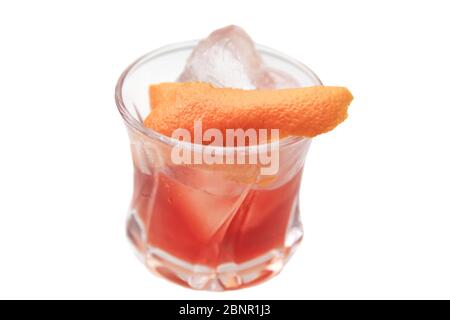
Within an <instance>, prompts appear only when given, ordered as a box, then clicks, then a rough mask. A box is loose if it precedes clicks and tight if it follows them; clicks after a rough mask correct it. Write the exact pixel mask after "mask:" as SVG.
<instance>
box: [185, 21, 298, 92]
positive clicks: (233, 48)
mask: <svg viewBox="0 0 450 320" xmlns="http://www.w3.org/2000/svg"><path fill="white" fill-rule="evenodd" d="M178 81H181V82H188V81H201V82H208V83H211V84H212V85H214V86H217V87H232V88H241V89H275V88H286V87H296V86H298V84H297V83H296V81H295V79H293V78H292V77H290V76H289V75H285V74H284V73H282V72H281V71H277V70H272V69H269V68H267V67H266V66H265V65H264V62H263V60H262V58H261V56H260V55H259V53H258V52H257V50H256V48H255V44H254V43H253V41H252V39H251V38H250V37H249V35H248V34H247V33H246V32H245V31H244V30H243V29H242V28H240V27H238V26H228V27H225V28H223V29H219V30H216V31H214V32H213V33H211V34H210V35H209V37H207V38H206V39H204V40H202V41H200V43H199V44H198V45H197V47H196V48H195V49H194V50H193V52H192V54H191V56H190V57H189V59H188V61H187V63H186V67H185V70H184V71H183V73H182V74H181V75H180V77H179V79H178Z"/></svg>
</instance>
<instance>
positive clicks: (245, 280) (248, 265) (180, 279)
mask: <svg viewBox="0 0 450 320" xmlns="http://www.w3.org/2000/svg"><path fill="white" fill-rule="evenodd" d="M127 235H128V238H129V239H130V241H131V243H132V245H133V247H134V249H135V251H136V253H137V256H138V258H139V259H140V260H141V261H142V263H144V264H145V265H146V266H147V267H148V269H149V270H150V271H152V272H153V273H155V274H156V275H158V276H161V277H163V278H165V279H167V280H169V281H171V282H174V283H176V284H179V285H182V286H184V287H188V288H191V289H196V290H209V291H225V290H236V289H241V288H245V287H250V286H253V285H256V284H259V283H261V282H264V281H266V280H268V279H270V278H272V277H273V276H275V275H277V274H278V273H279V272H280V271H281V270H282V269H283V267H284V265H285V264H286V263H287V261H288V260H289V258H290V257H291V255H292V254H293V253H294V251H295V249H296V248H297V246H298V245H299V244H300V242H301V240H302V237H303V231H302V227H301V225H298V226H297V228H293V229H291V232H290V235H288V237H287V238H290V241H289V244H290V245H289V246H286V247H283V248H278V249H274V250H271V251H270V252H268V253H266V254H264V255H262V256H259V257H257V258H255V259H252V260H249V261H246V262H244V263H240V264H236V263H225V264H221V265H219V266H217V267H216V268H211V267H209V266H204V265H193V264H191V263H188V262H185V261H183V260H181V259H178V258H176V257H174V256H172V255H170V254H168V253H167V252H165V251H163V250H160V249H158V248H154V247H152V246H149V245H147V244H146V241H145V239H146V236H145V232H144V229H143V228H142V225H141V223H140V221H139V219H138V218H137V216H136V215H135V214H134V213H133V212H132V213H131V214H130V216H129V219H128V223H127ZM294 238H295V239H294Z"/></svg>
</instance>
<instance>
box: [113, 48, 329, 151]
mask: <svg viewBox="0 0 450 320" xmlns="http://www.w3.org/2000/svg"><path fill="white" fill-rule="evenodd" d="M199 41H200V40H189V41H182V42H176V43H172V44H168V45H165V46H162V47H160V48H158V49H155V50H152V51H150V52H148V53H146V54H144V55H142V56H141V57H139V58H138V59H136V60H135V61H134V62H133V63H131V64H130V65H129V66H128V67H127V68H126V69H125V70H124V71H123V72H122V74H121V75H120V77H119V80H118V81H117V84H116V87H115V101H116V106H117V109H118V110H119V113H120V115H121V116H122V118H123V120H124V121H125V123H126V124H127V125H128V126H130V127H131V128H133V129H134V130H136V131H137V132H139V133H141V134H143V135H144V136H146V137H147V138H150V139H151V140H157V141H159V142H162V143H164V144H166V145H170V146H179V145H181V146H185V147H189V148H191V149H193V150H196V149H197V150H198V149H200V150H204V149H214V150H217V151H219V150H220V151H222V152H223V151H225V152H226V151H234V152H236V151H238V152H239V151H246V152H248V151H257V150H259V149H264V150H265V149H267V147H269V146H270V147H273V146H272V145H273V144H274V143H278V145H277V147H278V148H281V147H283V146H288V145H292V144H295V143H300V142H302V141H308V140H310V139H311V138H308V137H297V136H288V137H284V138H281V139H280V140H277V141H273V142H269V143H263V144H257V145H250V146H237V147H229V146H225V147H220V146H211V145H199V144H195V143H190V142H185V141H181V140H177V139H174V138H172V137H169V136H166V135H163V134H161V133H159V132H157V131H155V130H153V129H150V128H147V127H145V126H143V125H142V124H141V123H140V122H139V121H138V120H137V119H136V118H135V117H134V116H133V115H132V114H131V113H130V111H129V108H128V107H127V105H126V103H125V102H124V100H123V94H122V90H123V85H124V83H125V81H126V80H127V77H128V76H129V75H130V73H131V72H132V71H133V70H135V69H136V68H138V67H139V65H140V64H141V63H144V62H145V61H147V60H149V59H156V58H158V57H159V56H162V55H166V54H170V53H172V52H175V51H179V50H184V49H187V48H194V46H195V45H196V44H197V43H198V42H199ZM255 46H256V49H257V50H258V51H260V52H262V53H264V54H269V55H272V56H275V57H276V58H278V59H281V60H284V61H285V62H287V63H289V64H291V65H293V66H295V67H297V68H298V69H301V70H302V72H304V73H306V74H307V75H308V76H309V77H310V78H311V79H313V80H314V81H315V82H316V83H317V85H318V86H320V85H323V84H322V82H321V80H320V79H319V77H318V76H317V75H316V74H315V73H314V72H313V71H312V70H311V69H310V68H309V67H307V66H306V65H305V64H303V63H301V62H300V61H298V60H296V59H294V58H292V57H290V56H288V55H286V54H284V53H282V52H280V51H278V50H275V49H273V48H271V47H268V46H265V45H261V44H258V43H255Z"/></svg>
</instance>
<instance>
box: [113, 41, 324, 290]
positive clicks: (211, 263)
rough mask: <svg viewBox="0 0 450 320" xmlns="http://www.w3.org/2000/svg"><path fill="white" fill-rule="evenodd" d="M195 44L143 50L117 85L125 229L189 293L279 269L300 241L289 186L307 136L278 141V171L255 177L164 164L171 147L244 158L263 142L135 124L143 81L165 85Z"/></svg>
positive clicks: (311, 81)
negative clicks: (211, 142) (196, 138)
mask: <svg viewBox="0 0 450 320" xmlns="http://www.w3.org/2000/svg"><path fill="white" fill-rule="evenodd" d="M196 43H197V42H195V41H193V42H184V43H178V44H174V45H169V46H166V47H163V48H161V49H158V50H155V51H153V52H150V53H148V54H146V55H144V56H143V57H141V58H140V59H138V60H137V61H136V62H134V63H133V64H132V65H131V66H130V67H128V68H127V69H126V70H125V71H124V73H123V74H122V76H121V77H120V79H119V81H118V83H117V87H116V103H117V107H118V109H119V112H120V114H121V115H122V117H123V119H124V121H125V124H126V127H127V130H128V133H129V137H130V142H131V151H132V157H133V163H134V171H135V174H134V195H133V197H132V201H131V206H130V210H129V214H128V222H127V234H128V237H129V239H130V240H131V243H132V244H133V247H134V248H135V249H136V251H137V254H138V256H139V257H140V259H141V260H142V261H143V263H145V265H146V266H147V267H148V268H149V269H150V270H151V271H153V272H155V273H156V274H158V275H160V276H162V277H164V278H166V279H168V280H171V281H173V282H175V283H178V284H181V285H184V286H187V287H190V288H193V289H202V290H216V291H221V290H232V289H239V288H243V287H247V286H251V285H254V284H257V283H260V282H262V281H264V280H266V279H268V278H270V277H272V276H274V275H276V274H277V273H279V272H280V271H281V269H282V268H283V266H284V265H285V263H286V262H287V260H288V259H289V257H290V256H291V254H292V253H293V251H294V249H295V248H296V247H297V245H298V244H299V243H300V241H301V239H302V237H303V228H302V224H301V221H300V213H299V190H300V183H301V178H302V172H303V167H304V163H305V158H306V154H307V152H308V149H309V145H310V143H311V139H309V138H303V137H287V138H284V139H281V140H280V141H279V142H278V149H277V151H278V152H279V170H278V172H277V174H275V175H271V176H264V175H261V170H260V168H261V165H260V164H248V163H247V164H229V165H211V164H196V165H192V164H191V165H190V164H176V163H174V162H173V161H172V158H171V151H172V150H173V148H174V147H175V146H177V147H178V148H180V147H181V148H185V149H187V150H189V152H192V153H194V154H195V153H203V152H204V151H205V148H217V151H218V152H220V153H223V154H229V153H230V152H231V153H233V154H234V155H236V154H241V155H244V156H245V157H250V156H252V155H258V154H259V153H261V152H266V151H267V148H268V147H270V142H269V144H264V145H252V146H241V147H235V148H233V147H210V146H202V145H198V144H189V143H186V142H181V141H178V140H175V139H172V138H170V137H167V136H163V135H161V134H159V133H157V132H155V131H153V130H151V129H148V128H146V127H144V125H143V119H144V118H145V116H146V115H147V114H148V113H149V112H150V103H149V97H148V86H149V84H155V83H160V82H170V81H175V79H177V77H178V75H179V73H180V72H181V70H183V67H184V64H185V62H186V60H187V58H188V56H189V54H190V53H191V51H192V49H193V48H194V47H195V45H196ZM257 49H258V51H259V52H260V54H261V56H262V57H263V59H264V61H265V63H266V64H267V65H268V66H269V67H272V68H274V69H277V70H281V71H283V72H285V73H287V74H289V75H290V76H291V77H293V78H295V79H296V80H297V81H298V82H299V83H300V84H301V85H302V86H316V85H321V82H320V80H319V79H318V77H317V76H316V75H315V74H314V73H313V72H312V71H311V70H310V69H308V68H307V67H306V66H305V65H303V64H301V63H299V62H297V61H295V60H294V59H292V58H289V57H287V56H285V55H283V54H281V53H279V52H277V51H275V50H273V49H270V48H267V47H265V46H261V45H257ZM272 143H274V142H272Z"/></svg>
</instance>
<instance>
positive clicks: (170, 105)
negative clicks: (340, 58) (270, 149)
mask: <svg viewBox="0 0 450 320" xmlns="http://www.w3.org/2000/svg"><path fill="white" fill-rule="evenodd" d="M149 93H150V101H151V107H152V112H151V113H150V114H149V116H148V117H147V119H146V120H145V126H146V127H148V128H151V129H153V130H155V131H158V132H159V133H161V134H164V135H167V136H171V134H172V132H173V131H175V130H176V129H179V128H184V129H187V130H190V131H191V132H192V131H193V126H194V122H195V121H196V120H202V127H203V130H206V129H209V128H215V129H219V130H221V131H222V132H223V133H225V130H226V129H244V130H246V129H279V130H280V135H281V137H283V136H304V137H314V136H317V135H319V134H322V133H325V132H328V131H330V130H332V129H334V128H335V127H336V126H337V125H338V124H340V123H341V122H343V121H344V120H345V119H346V118H347V109H348V106H349V105H350V102H351V101H352V99H353V96H352V94H351V93H350V91H349V90H348V89H347V88H344V87H329V86H316V87H305V88H295V89H281V90H241V89H231V88H215V87H213V86H212V85H210V84H206V83H194V82H191V83H161V84H157V85H151V86H150V88H149Z"/></svg>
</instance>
